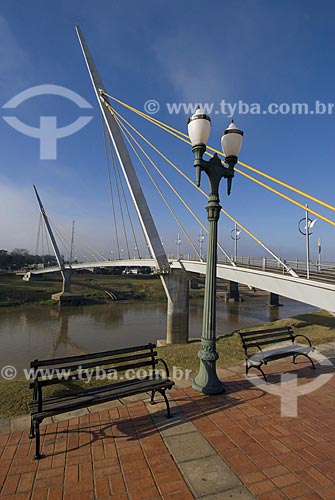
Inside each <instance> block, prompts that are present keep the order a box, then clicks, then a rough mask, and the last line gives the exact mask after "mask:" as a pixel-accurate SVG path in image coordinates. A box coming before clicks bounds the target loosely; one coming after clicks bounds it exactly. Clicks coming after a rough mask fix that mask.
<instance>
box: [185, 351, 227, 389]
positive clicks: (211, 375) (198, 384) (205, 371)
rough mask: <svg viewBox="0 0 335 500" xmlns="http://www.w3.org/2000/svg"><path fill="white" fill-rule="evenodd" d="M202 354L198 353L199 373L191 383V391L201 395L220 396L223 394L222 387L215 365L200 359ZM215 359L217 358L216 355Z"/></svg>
mask: <svg viewBox="0 0 335 500" xmlns="http://www.w3.org/2000/svg"><path fill="white" fill-rule="evenodd" d="M202 354H203V351H200V353H199V358H200V360H201V362H200V368H199V373H198V374H197V376H196V377H195V379H194V380H193V382H192V387H193V389H195V390H196V391H198V392H202V393H203V394H221V393H222V392H225V388H224V385H223V383H222V382H221V380H220V379H219V378H218V376H217V373H216V368H215V363H213V361H206V360H204V359H202ZM216 358H218V355H217V356H216Z"/></svg>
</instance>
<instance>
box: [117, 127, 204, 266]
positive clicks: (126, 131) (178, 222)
mask: <svg viewBox="0 0 335 500" xmlns="http://www.w3.org/2000/svg"><path fill="white" fill-rule="evenodd" d="M116 120H117V122H118V124H119V126H120V129H121V131H122V133H123V134H124V137H125V139H126V140H127V141H128V143H129V145H130V146H131V148H132V150H133V151H134V153H135V155H136V156H137V159H138V160H139V162H140V163H141V165H142V167H143V168H144V170H145V172H146V173H147V175H148V177H149V178H150V180H151V182H152V183H153V185H154V186H155V188H156V190H157V192H158V193H159V195H160V196H161V198H162V200H163V201H164V203H165V205H166V206H167V207H168V209H169V210H170V212H171V214H172V216H173V218H174V219H175V221H176V222H177V224H178V226H179V227H180V229H181V230H182V232H183V233H184V235H185V236H186V238H187V240H188V242H189V243H190V245H191V246H192V248H193V250H194V251H195V252H196V254H197V255H198V257H199V258H200V254H199V252H198V250H197V248H196V246H195V244H194V242H193V241H192V239H191V237H190V236H189V234H188V233H187V231H186V229H185V228H184V226H183V225H182V223H181V222H180V220H179V219H178V217H177V216H176V215H175V212H174V210H173V209H172V208H171V206H170V205H169V203H168V201H167V200H166V198H165V196H164V195H163V193H162V191H161V190H160V189H159V187H158V185H157V183H156V182H155V180H154V179H153V177H152V175H151V174H150V172H149V171H148V169H147V168H146V166H145V164H144V163H143V161H142V160H141V158H140V156H139V154H138V153H137V151H136V150H135V148H134V146H133V145H132V143H131V142H130V140H129V138H128V136H127V134H129V135H130V136H131V137H132V138H133V136H132V135H131V134H130V132H129V131H128V130H127V128H126V127H125V126H124V125H123V124H122V123H120V122H119V120H118V118H117V117H116ZM126 133H127V134H126ZM135 142H136V141H135ZM150 161H151V160H150Z"/></svg>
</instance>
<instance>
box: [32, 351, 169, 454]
mask: <svg viewBox="0 0 335 500" xmlns="http://www.w3.org/2000/svg"><path fill="white" fill-rule="evenodd" d="M159 362H161V363H162V364H163V366H164V371H163V376H162V375H161V373H159V372H160V371H161V370H158V369H157V364H158V363H159ZM30 368H31V369H32V371H33V374H32V377H31V378H32V379H33V380H32V382H31V383H30V388H31V389H33V400H32V401H31V403H30V404H29V407H30V411H31V427H30V435H29V437H30V438H31V439H33V438H35V439H36V453H35V459H40V458H41V457H42V455H41V452H40V423H41V422H42V421H43V420H44V419H45V418H47V417H52V416H54V415H58V414H60V413H66V412H69V411H72V410H77V409H79V408H86V407H88V406H91V405H96V404H99V403H105V402H107V401H112V400H115V399H120V398H123V397H126V396H132V395H134V394H140V393H145V392H149V393H151V403H152V404H154V396H155V393H156V392H159V393H160V394H161V395H162V396H163V398H164V400H165V403H166V408H167V416H168V417H170V416H171V414H170V407H169V401H168V399H167V396H166V390H167V389H171V388H172V386H173V385H174V382H173V381H172V380H170V378H169V369H168V367H167V364H166V363H165V361H164V360H162V359H160V358H157V351H156V345H155V344H151V343H150V344H147V345H141V346H135V347H129V348H125V349H118V350H113V351H105V352H98V353H93V354H84V355H81V356H70V357H66V358H58V359H44V360H38V359H35V360H34V361H32V362H31V363H30ZM103 376H104V377H105V378H107V380H108V383H107V384H105V383H104V384H103V385H101V382H100V385H99V386H94V387H79V388H77V389H75V390H71V389H70V391H67V392H64V390H63V392H59V393H58V394H55V395H53V396H48V397H44V396H43V388H44V387H46V386H50V385H54V384H65V385H67V383H69V384H70V385H71V384H73V382H75V381H78V380H81V381H84V383H85V382H86V383H87V382H88V381H89V380H90V378H91V379H92V380H94V379H95V380H97V379H100V380H101V379H102V377H103ZM110 380H114V382H113V383H110ZM63 389H64V388H63Z"/></svg>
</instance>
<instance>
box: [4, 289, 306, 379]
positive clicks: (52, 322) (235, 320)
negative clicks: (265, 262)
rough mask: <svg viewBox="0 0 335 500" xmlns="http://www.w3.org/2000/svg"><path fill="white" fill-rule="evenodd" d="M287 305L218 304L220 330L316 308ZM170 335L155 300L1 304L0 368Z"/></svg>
mask: <svg viewBox="0 0 335 500" xmlns="http://www.w3.org/2000/svg"><path fill="white" fill-rule="evenodd" d="M280 301H281V303H282V304H283V307H277V308H271V307H269V306H268V304H267V302H268V296H266V295H256V296H250V297H247V298H246V300H245V301H244V302H238V303H227V302H225V301H224V300H218V303H217V335H218V336H219V335H223V334H228V333H231V332H232V331H234V330H237V329H239V328H246V327H252V326H257V325H262V324H264V323H266V322H268V321H274V320H277V319H281V318H286V317H288V316H294V315H296V314H302V313H306V312H311V311H313V310H315V308H314V307H312V306H309V305H306V304H302V303H300V302H294V301H292V300H290V299H286V298H284V297H282V298H281V300H280ZM202 309H203V299H196V300H192V301H191V304H190V337H191V338H197V337H200V335H201V326H202ZM165 335H166V305H165V304H164V303H153V302H140V301H137V302H113V303H111V304H105V305H94V306H85V307H84V306H83V307H64V308H62V309H58V308H55V307H51V308H50V307H47V306H20V307H11V308H0V369H1V368H2V367H4V366H7V365H12V366H14V367H15V368H16V369H17V370H18V371H19V372H20V371H21V370H22V369H23V368H25V367H28V366H29V362H30V361H31V360H33V359H34V358H38V359H43V358H52V357H62V356H66V355H75V354H83V353H86V352H98V351H103V350H109V349H116V348H119V347H128V346H132V345H138V344H141V343H147V342H150V341H151V342H155V341H156V340H157V339H164V338H165Z"/></svg>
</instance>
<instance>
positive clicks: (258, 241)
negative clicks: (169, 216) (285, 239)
mask: <svg viewBox="0 0 335 500" xmlns="http://www.w3.org/2000/svg"><path fill="white" fill-rule="evenodd" d="M104 104H105V106H106V107H107V109H108V110H109V111H110V113H112V114H113V116H114V117H115V118H116V115H117V116H119V117H120V119H121V120H123V121H124V122H126V123H127V125H129V126H130V128H131V129H132V130H134V131H135V132H136V134H138V135H139V136H140V137H141V138H142V139H143V140H144V141H145V142H146V143H147V144H148V145H149V146H150V147H151V148H152V149H154V150H155V151H156V152H157V153H158V154H159V155H160V156H161V157H162V158H164V159H165V161H167V162H168V163H169V164H170V165H171V166H172V167H173V168H174V169H175V170H177V172H178V173H179V174H180V175H182V176H183V177H184V178H185V179H186V180H187V181H188V182H189V183H190V184H192V186H193V187H195V188H196V189H197V190H198V191H199V192H200V193H201V194H202V195H203V196H205V197H206V198H207V194H206V193H205V192H204V191H203V190H202V189H201V188H200V187H198V186H197V185H196V184H195V183H194V182H193V181H192V180H191V179H190V178H189V177H187V175H186V174H184V172H183V171H182V170H180V169H179V168H178V167H177V166H176V165H175V164H174V163H172V162H171V160H169V159H168V158H167V157H166V156H165V155H164V154H163V153H162V152H161V151H159V150H158V149H157V148H156V147H155V146H154V145H153V144H152V143H151V142H150V141H148V139H146V138H145V137H144V136H143V135H142V134H141V133H140V132H139V131H138V130H137V129H136V128H135V127H134V126H133V125H131V124H130V123H129V122H128V121H127V120H126V119H125V118H124V117H123V116H122V115H120V113H118V112H117V111H116V110H114V108H112V107H111V106H110V104H108V103H107V102H106V101H104ZM221 212H222V213H224V214H225V215H226V216H227V217H228V218H229V219H230V220H232V221H233V222H234V223H236V224H238V226H239V227H240V228H241V229H242V230H243V231H244V232H245V233H246V234H248V235H249V236H250V237H251V238H252V239H253V240H254V241H256V242H257V243H258V244H259V245H261V246H262V247H263V248H264V249H265V250H266V251H267V252H268V253H269V254H270V255H271V256H272V257H273V258H274V259H275V260H277V261H278V262H279V263H280V264H281V265H282V266H283V267H284V268H285V269H286V271H287V272H288V273H290V274H292V270H291V268H290V267H289V266H287V265H286V264H285V262H283V261H282V260H281V259H280V258H279V257H277V255H276V254H275V253H273V252H272V250H270V248H268V247H267V246H266V245H265V243H263V242H262V241H261V240H260V239H259V238H257V236H255V235H254V234H253V233H251V231H249V230H248V229H247V228H246V227H245V226H243V224H240V223H239V222H238V221H237V220H236V219H235V218H234V217H232V216H231V215H230V214H229V213H228V212H226V211H225V210H224V209H223V208H221ZM206 231H207V230H206ZM207 232H208V231H207ZM218 246H219V248H220V249H221V250H222V252H223V253H224V254H225V255H227V254H226V252H225V250H224V249H223V248H222V247H221V245H220V244H218ZM228 258H229V257H228ZM229 260H230V262H231V263H232V264H233V265H236V264H235V263H234V262H233V261H231V259H230V258H229ZM294 275H296V274H295V273H294Z"/></svg>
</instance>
